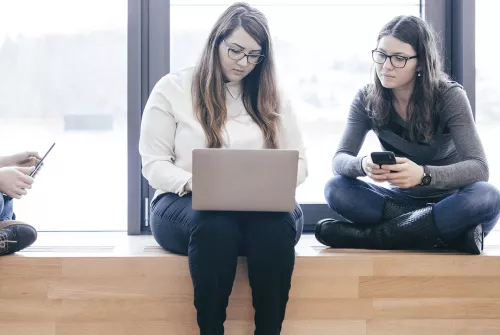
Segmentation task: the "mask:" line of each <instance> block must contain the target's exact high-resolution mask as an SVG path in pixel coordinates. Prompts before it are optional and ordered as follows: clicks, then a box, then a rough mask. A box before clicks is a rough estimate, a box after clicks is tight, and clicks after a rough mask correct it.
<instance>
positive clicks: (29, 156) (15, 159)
mask: <svg viewBox="0 0 500 335" xmlns="http://www.w3.org/2000/svg"><path fill="white" fill-rule="evenodd" d="M41 159H42V158H41V157H40V155H39V154H38V153H37V152H35V151H24V152H20V153H17V154H14V155H10V156H6V157H4V158H3V162H2V163H3V166H21V167H31V166H35V165H36V164H37V163H38V162H39V161H40V160H41Z"/></svg>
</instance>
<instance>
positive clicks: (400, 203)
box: [316, 16, 500, 254]
mask: <svg viewBox="0 0 500 335" xmlns="http://www.w3.org/2000/svg"><path fill="white" fill-rule="evenodd" d="M372 58H373V61H374V63H375V74H374V83H373V84H369V85H367V86H365V87H364V88H362V89H361V90H360V91H359V92H358V93H357V95H356V97H355V99H354V101H353V102H352V104H351V108H350V112H349V116H348V120H347V126H346V128H345V130H344V134H343V137H342V139H341V141H340V145H339V147H338V150H337V151H336V154H335V156H334V158H333V172H334V175H335V176H334V177H333V178H332V179H331V180H330V181H328V183H327V184H326V186H325V197H326V200H327V202H328V205H329V207H330V208H331V209H332V210H333V211H334V212H336V213H337V214H338V216H339V217H341V218H343V219H341V220H337V219H324V220H321V221H320V222H318V224H317V226H316V238H317V239H318V240H319V241H320V242H322V243H323V244H325V245H328V246H331V247H335V248H363V249H420V250H422V249H433V248H445V249H453V250H457V251H462V252H467V253H471V254H480V253H481V250H482V248H483V238H484V237H485V236H487V235H488V233H489V232H490V231H491V230H492V229H493V227H494V226H495V224H496V223H497V221H498V219H499V216H500V192H499V191H498V189H497V188H495V187H494V186H493V185H491V184H489V183H487V181H488V178H489V171H488V163H487V160H486V157H485V153H484V150H483V146H482V144H481V140H480V139H479V136H478V133H477V130H476V127H475V123H474V119H473V115H472V110H471V106H470V103H469V100H468V98H467V94H466V92H465V90H464V89H463V87H462V86H461V85H459V84H458V83H456V82H453V81H451V80H450V79H448V78H447V76H446V75H445V73H444V72H443V70H442V68H441V59H440V57H439V53H438V48H437V44H436V38H435V36H434V33H433V31H432V30H431V28H430V27H429V26H428V24H427V23H426V22H425V21H423V20H422V19H420V18H418V17H415V16H398V17H396V18H394V19H393V20H391V21H390V22H388V23H387V24H386V25H385V26H384V27H383V28H382V30H381V31H380V33H379V36H378V39H377V46H376V48H375V49H374V50H372ZM370 130H373V131H374V132H375V134H376V135H377V137H378V138H379V140H380V143H381V146H382V148H383V150H385V151H390V152H392V153H394V155H395V161H396V162H395V163H396V164H381V165H379V164H375V162H373V160H372V155H367V156H364V157H357V155H358V153H359V150H360V148H361V146H362V144H363V141H364V139H365V136H366V134H367V132H368V131H370ZM373 157H374V158H375V157H382V158H383V155H382V156H381V155H380V154H379V155H374V156H373ZM361 176H368V177H369V178H370V179H371V180H372V181H374V182H388V183H389V185H390V187H389V188H385V187H382V186H379V185H376V184H374V183H367V182H364V181H361V180H359V179H357V177H361Z"/></svg>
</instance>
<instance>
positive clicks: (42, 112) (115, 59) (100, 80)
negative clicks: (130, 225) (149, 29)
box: [0, 0, 127, 230]
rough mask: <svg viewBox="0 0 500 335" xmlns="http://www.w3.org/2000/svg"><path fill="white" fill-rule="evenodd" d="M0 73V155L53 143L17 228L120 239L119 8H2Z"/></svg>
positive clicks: (123, 33) (122, 42) (123, 26)
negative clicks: (114, 233) (103, 233)
mask: <svg viewBox="0 0 500 335" xmlns="http://www.w3.org/2000/svg"><path fill="white" fill-rule="evenodd" d="M0 73H1V74H2V75H1V79H0V111H1V114H0V115H1V116H0V134H1V135H2V139H3V143H2V145H0V151H1V152H0V154H8V153H14V152H19V151H24V150H28V149H29V150H37V151H38V152H39V153H40V154H42V155H43V154H44V153H45V151H47V149H48V148H49V147H50V145H51V144H52V143H53V142H56V145H55V147H54V149H53V150H52V152H51V153H50V154H49V156H48V157H47V159H46V161H45V165H44V167H43V169H42V170H41V172H40V173H39V175H38V176H37V177H36V181H35V184H34V185H33V189H32V190H30V192H29V194H28V195H27V196H26V197H24V198H22V199H21V200H16V201H15V205H14V206H15V212H16V214H17V217H18V219H19V220H23V221H27V222H29V223H31V224H33V225H34V226H36V228H37V229H39V230H126V227H127V187H126V185H127V137H126V134H127V133H126V121H127V95H126V94H127V0H106V1H100V0H72V1H65V0H51V1H39V0H16V1H1V2H0Z"/></svg>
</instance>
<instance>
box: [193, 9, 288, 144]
mask: <svg viewBox="0 0 500 335" xmlns="http://www.w3.org/2000/svg"><path fill="white" fill-rule="evenodd" d="M238 27H242V28H243V29H245V31H246V32H247V33H248V34H249V35H250V36H252V38H253V39H255V40H256V41H257V43H258V44H259V45H260V46H261V49H262V51H261V53H262V54H263V55H265V57H264V60H263V61H261V62H260V63H259V64H257V65H256V66H255V68H254V69H253V70H252V71H251V72H250V73H249V74H248V75H247V76H246V77H245V78H244V79H243V82H242V100H243V104H244V106H245V108H246V110H247V112H248V114H249V115H250V116H251V118H252V119H253V121H254V122H255V123H256V124H257V125H258V126H259V127H260V129H261V131H262V134H263V135H264V143H265V147H266V148H268V149H273V148H277V147H278V128H279V123H280V114H279V113H280V107H281V103H280V97H279V94H278V90H277V87H276V73H275V66H274V56H273V50H272V45H271V39H270V36H269V28H268V23H267V19H266V18H265V16H264V14H262V13H261V12H260V11H259V10H257V9H255V8H253V7H251V6H249V5H248V4H246V3H235V4H233V5H232V6H230V7H229V8H228V9H227V10H226V11H224V13H222V15H221V16H220V17H219V19H218V20H217V22H216V23H215V25H214V27H213V28H212V31H211V33H210V35H209V37H208V41H207V43H206V45H205V48H204V50H203V52H202V55H201V59H200V61H199V63H198V66H197V67H196V70H195V73H194V78H193V86H192V94H193V107H194V111H195V113H196V116H197V118H198V120H199V121H200V123H201V125H202V127H203V130H204V131H205V135H206V137H207V147H208V148H220V147H222V146H223V139H222V129H223V126H224V124H225V122H226V119H227V109H226V103H225V98H226V91H225V90H224V78H223V76H222V69H221V65H220V61H219V45H220V43H222V41H223V39H225V38H226V37H227V36H229V35H231V33H232V32H233V31H234V30H235V29H236V28H238Z"/></svg>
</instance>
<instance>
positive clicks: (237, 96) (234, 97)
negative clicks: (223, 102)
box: [224, 83, 241, 100]
mask: <svg viewBox="0 0 500 335" xmlns="http://www.w3.org/2000/svg"><path fill="white" fill-rule="evenodd" d="M224 86H226V88H227V91H228V92H229V95H230V96H231V97H232V98H233V99H234V100H236V99H238V98H239V96H240V94H241V91H240V92H238V95H236V96H234V95H233V92H231V90H230V89H229V86H227V84H226V83H224Z"/></svg>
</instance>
